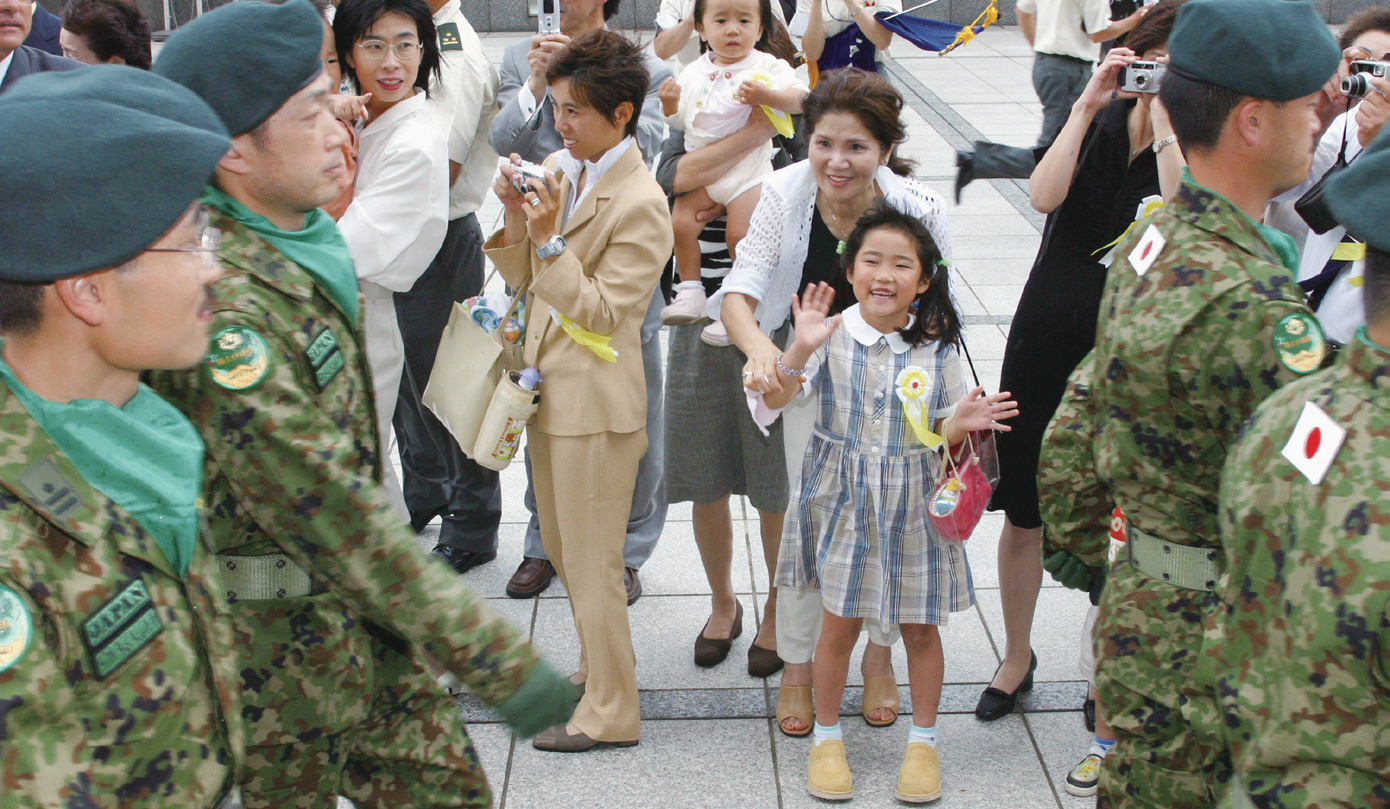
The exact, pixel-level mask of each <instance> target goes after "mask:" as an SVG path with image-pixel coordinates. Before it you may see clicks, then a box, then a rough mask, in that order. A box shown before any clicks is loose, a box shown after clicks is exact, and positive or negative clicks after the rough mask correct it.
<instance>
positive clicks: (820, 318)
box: [792, 281, 840, 351]
mask: <svg viewBox="0 0 1390 809" xmlns="http://www.w3.org/2000/svg"><path fill="white" fill-rule="evenodd" d="M834 301H835V289H834V288H833V287H831V286H830V285H829V284H827V283H825V282H824V281H822V282H820V283H819V284H807V285H806V291H805V292H803V293H801V296H800V297H799V298H798V297H797V296H796V295H795V294H793V295H792V317H793V318H794V321H793V322H794V323H795V324H796V342H797V343H798V344H799V345H801V346H803V347H805V348H807V349H809V350H811V351H815V350H816V349H817V348H820V347H821V346H823V345H825V341H826V340H829V339H830V335H831V334H832V333H833V332H834V331H835V326H836V325H838V324H839V322H840V316H839V315H836V316H835V317H830V304H831V303H833V302H834Z"/></svg>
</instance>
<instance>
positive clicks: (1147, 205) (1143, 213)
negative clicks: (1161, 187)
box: [1091, 194, 1163, 256]
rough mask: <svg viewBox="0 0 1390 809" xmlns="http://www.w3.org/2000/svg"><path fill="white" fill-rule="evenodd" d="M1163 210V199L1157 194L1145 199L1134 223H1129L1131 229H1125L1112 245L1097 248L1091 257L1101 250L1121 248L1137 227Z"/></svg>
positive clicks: (1140, 205) (1136, 212)
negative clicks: (1121, 244) (1120, 245)
mask: <svg viewBox="0 0 1390 809" xmlns="http://www.w3.org/2000/svg"><path fill="white" fill-rule="evenodd" d="M1162 209H1163V197H1160V196H1159V195H1157V194H1152V195H1150V196H1147V197H1144V198H1143V199H1142V200H1140V201H1139V210H1137V211H1135V212H1134V221H1133V222H1130V223H1129V227H1127V228H1125V232H1124V233H1121V234H1120V235H1119V237H1118V238H1117V239H1115V241H1113V242H1111V243H1110V244H1106V245H1102V246H1100V247H1099V248H1097V249H1096V250H1095V252H1093V253H1091V255H1093V256H1094V255H1095V254H1096V253H1099V252H1100V251H1101V250H1109V249H1110V248H1112V247H1117V246H1119V244H1120V242H1122V241H1124V240H1125V237H1126V236H1128V235H1129V234H1130V231H1132V230H1134V226H1135V225H1137V224H1139V223H1140V222H1143V221H1145V220H1146V219H1148V218H1149V217H1151V216H1153V215H1154V214H1156V213H1158V212H1159V211H1161V210H1162Z"/></svg>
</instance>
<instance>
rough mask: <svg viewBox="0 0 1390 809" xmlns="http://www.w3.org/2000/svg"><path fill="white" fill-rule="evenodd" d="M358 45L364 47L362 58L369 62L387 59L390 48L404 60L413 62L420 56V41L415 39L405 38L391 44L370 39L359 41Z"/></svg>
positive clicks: (397, 56) (398, 57)
mask: <svg viewBox="0 0 1390 809" xmlns="http://www.w3.org/2000/svg"><path fill="white" fill-rule="evenodd" d="M357 47H359V48H361V49H362V58H364V59H366V60H367V61H369V62H380V61H381V60H382V59H385V58H386V51H387V50H388V49H389V50H392V51H394V52H395V54H396V58H397V59H399V60H401V61H402V62H413V61H415V60H416V59H419V58H420V43H418V42H416V41H415V40H413V39H403V40H401V41H400V42H397V43H396V44H395V45H390V46H388V45H387V44H386V43H385V42H382V41H381V40H379V39H369V40H366V41H364V42H358V43H357Z"/></svg>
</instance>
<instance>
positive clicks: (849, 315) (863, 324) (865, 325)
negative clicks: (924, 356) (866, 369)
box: [841, 303, 917, 354]
mask: <svg viewBox="0 0 1390 809" xmlns="http://www.w3.org/2000/svg"><path fill="white" fill-rule="evenodd" d="M841 317H842V318H844V321H845V330H846V331H848V332H849V336H850V337H853V338H854V341H855V342H856V343H858V344H860V345H862V346H864V347H865V348H873V347H874V346H876V345H878V342H879V341H880V340H886V341H887V342H888V347H889V348H890V349H892V351H893V353H894V354H902V353H904V352H905V351H907V350H908V349H909V348H912V346H911V344H909V343H908V342H907V341H906V340H904V339H903V336H902V335H901V334H899V333H898V332H889V333H888V334H884V333H883V332H881V331H879V330H878V329H876V328H874V327H873V326H870V325H869V322H868V321H867V320H865V319H864V315H863V314H862V313H860V311H859V304H857V303H856V304H855V305H853V306H851V307H850V308H848V309H846V310H845V311H844V314H843V315H841ZM916 320H917V318H916V317H915V316H913V315H908V316H907V327H908V328H912V324H913V323H914V322H916Z"/></svg>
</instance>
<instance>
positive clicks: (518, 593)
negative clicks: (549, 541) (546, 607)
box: [507, 556, 555, 598]
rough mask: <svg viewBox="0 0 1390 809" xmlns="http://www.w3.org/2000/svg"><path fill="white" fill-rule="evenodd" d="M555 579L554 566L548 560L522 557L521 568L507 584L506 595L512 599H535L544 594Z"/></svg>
mask: <svg viewBox="0 0 1390 809" xmlns="http://www.w3.org/2000/svg"><path fill="white" fill-rule="evenodd" d="M554 579H555V566H554V565H552V564H550V560H549V559H532V558H531V557H529V556H527V557H523V558H522V560H521V566H520V567H518V568H517V569H516V572H515V573H513V574H512V578H511V580H510V581H508V582H507V595H508V596H510V597H512V598H535V597H536V596H538V595H540V594H541V593H544V592H545V588H547V587H549V586H550V582H552V581H554Z"/></svg>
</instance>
